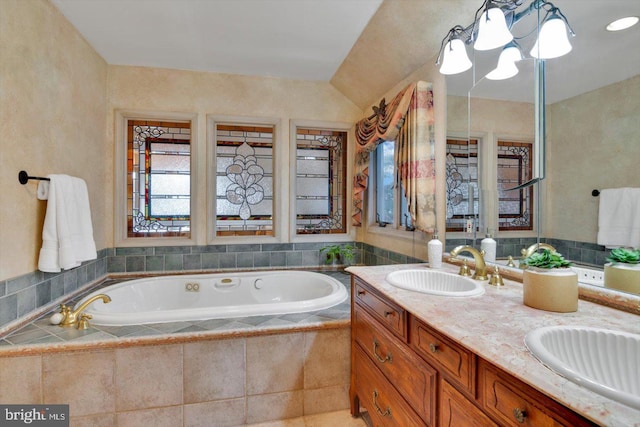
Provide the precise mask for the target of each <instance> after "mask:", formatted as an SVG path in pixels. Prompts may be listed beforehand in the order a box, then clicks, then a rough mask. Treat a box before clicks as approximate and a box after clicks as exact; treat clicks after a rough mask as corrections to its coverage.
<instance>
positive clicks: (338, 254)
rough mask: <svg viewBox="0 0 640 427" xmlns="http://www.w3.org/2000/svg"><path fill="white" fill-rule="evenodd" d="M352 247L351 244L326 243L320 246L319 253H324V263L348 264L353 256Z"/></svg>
mask: <svg viewBox="0 0 640 427" xmlns="http://www.w3.org/2000/svg"><path fill="white" fill-rule="evenodd" d="M354 249H355V248H354V247H353V246H351V245H344V246H340V245H328V246H324V247H322V248H320V253H321V254H322V253H324V254H325V257H326V258H325V263H326V264H332V265H337V264H349V263H350V262H351V261H352V260H353V258H354V256H355V254H354V252H353V251H354Z"/></svg>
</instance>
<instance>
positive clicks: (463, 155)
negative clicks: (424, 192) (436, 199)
mask: <svg viewBox="0 0 640 427" xmlns="http://www.w3.org/2000/svg"><path fill="white" fill-rule="evenodd" d="M446 179H447V231H464V229H465V224H466V220H467V218H469V217H472V216H474V212H475V213H477V212H478V140H476V139H471V140H467V139H447V168H446Z"/></svg>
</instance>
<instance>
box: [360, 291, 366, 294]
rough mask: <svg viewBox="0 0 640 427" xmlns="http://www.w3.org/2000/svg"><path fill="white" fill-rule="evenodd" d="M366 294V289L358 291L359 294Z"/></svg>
mask: <svg viewBox="0 0 640 427" xmlns="http://www.w3.org/2000/svg"><path fill="white" fill-rule="evenodd" d="M364 294H366V292H365V291H358V295H364Z"/></svg>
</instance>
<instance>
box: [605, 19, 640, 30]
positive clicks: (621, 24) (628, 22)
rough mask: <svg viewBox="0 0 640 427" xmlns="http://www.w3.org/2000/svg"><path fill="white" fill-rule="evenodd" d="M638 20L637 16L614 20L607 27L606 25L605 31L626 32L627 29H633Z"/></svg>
mask: <svg viewBox="0 0 640 427" xmlns="http://www.w3.org/2000/svg"><path fill="white" fill-rule="evenodd" d="M638 20H639V18H638V17H637V16H627V17H626V18H620V19H616V20H615V21H613V22H612V23H610V24H609V25H607V31H621V30H626V29H627V28H629V27H633V26H634V25H636V24H637V23H638Z"/></svg>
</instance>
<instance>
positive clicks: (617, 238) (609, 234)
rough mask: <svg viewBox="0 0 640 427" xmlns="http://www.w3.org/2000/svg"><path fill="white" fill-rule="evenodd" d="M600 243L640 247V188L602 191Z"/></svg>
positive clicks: (599, 225) (599, 219)
mask: <svg viewBox="0 0 640 427" xmlns="http://www.w3.org/2000/svg"><path fill="white" fill-rule="evenodd" d="M598 244H599V245H603V246H606V247H608V248H617V247H633V248H640V188H628V187H626V188H611V189H605V190H602V191H600V208H599V212H598Z"/></svg>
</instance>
